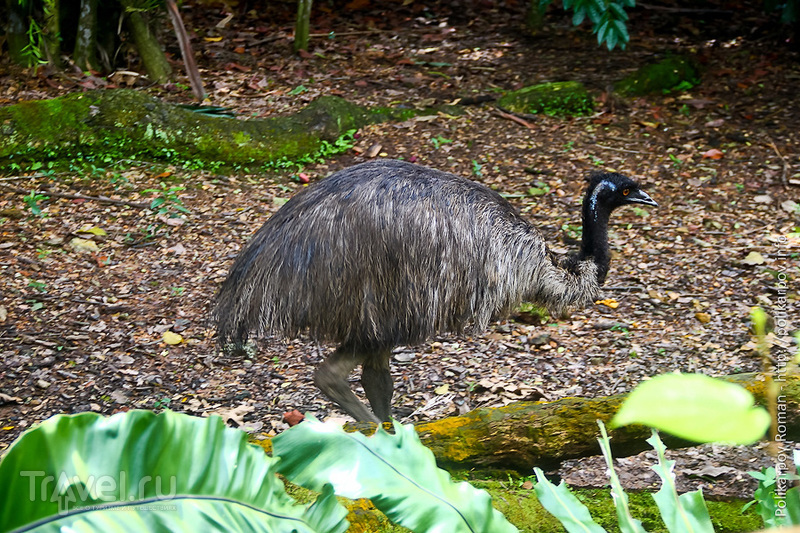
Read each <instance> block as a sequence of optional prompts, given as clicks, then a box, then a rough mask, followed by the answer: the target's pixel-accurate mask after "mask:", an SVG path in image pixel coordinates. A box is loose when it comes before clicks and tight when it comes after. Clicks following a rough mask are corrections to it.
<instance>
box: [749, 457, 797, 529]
mask: <svg viewBox="0 0 800 533" xmlns="http://www.w3.org/2000/svg"><path fill="white" fill-rule="evenodd" d="M793 453H794V456H793V462H794V464H795V465H800V451H798V450H794V452H793ZM795 468H797V471H798V473H800V466H796V467H795ZM748 473H749V474H750V475H751V476H752V477H754V478H755V479H757V480H758V488H757V489H756V491H755V493H754V494H753V501H751V502H750V503H748V504H747V505H745V507H744V509H747V508H748V507H750V506H751V505H753V504H755V509H756V512H757V513H758V515H759V516H760V517H761V519H762V520H763V522H764V527H784V526H799V525H800V489H798V487H791V488H789V486H790V485H791V484H792V482H793V481H796V480H797V479H800V478H799V477H798V476H793V475H790V474H788V473H782V474H778V473H777V471H776V470H775V468H774V467H772V466H771V467H769V468H765V469H763V470H762V471H761V472H748ZM744 509H743V510H744Z"/></svg>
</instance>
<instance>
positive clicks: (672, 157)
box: [667, 154, 683, 168]
mask: <svg viewBox="0 0 800 533" xmlns="http://www.w3.org/2000/svg"><path fill="white" fill-rule="evenodd" d="M667 155H669V159H670V161H672V166H673V167H675V168H681V166H683V161H681V160H680V159H678V157H677V156H676V155H675V154H667Z"/></svg>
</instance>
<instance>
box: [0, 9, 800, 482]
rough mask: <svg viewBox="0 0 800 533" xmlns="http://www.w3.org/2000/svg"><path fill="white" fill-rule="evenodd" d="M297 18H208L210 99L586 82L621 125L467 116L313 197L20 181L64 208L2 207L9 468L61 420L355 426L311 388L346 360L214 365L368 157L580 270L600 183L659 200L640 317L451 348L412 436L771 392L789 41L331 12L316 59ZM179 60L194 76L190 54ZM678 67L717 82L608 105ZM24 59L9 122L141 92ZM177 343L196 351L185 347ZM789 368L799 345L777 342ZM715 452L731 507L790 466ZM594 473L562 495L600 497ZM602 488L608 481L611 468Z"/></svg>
mask: <svg viewBox="0 0 800 533" xmlns="http://www.w3.org/2000/svg"><path fill="white" fill-rule="evenodd" d="M387 6H388V7H387ZM292 9H293V7H292V8H291V9H289V7H286V6H284V7H281V6H280V5H278V6H277V7H276V8H275V12H270V13H269V14H261V15H259V14H256V13H253V12H238V13H235V16H234V17H233V18H232V19H231V20H230V21H229V22H228V23H227V25H225V26H224V27H222V28H220V27H217V26H216V25H217V23H219V22H220V21H222V20H223V19H224V18H225V14H224V13H222V12H221V11H219V10H214V9H210V8H203V9H200V8H199V7H194V8H192V4H191V3H188V4H187V8H186V9H185V10H184V15H185V19H186V23H187V26H188V27H189V28H190V30H191V31H192V34H193V39H194V45H195V46H196V50H197V52H198V56H199V63H200V66H201V69H202V73H203V76H204V81H205V86H206V89H207V90H208V92H209V100H210V103H212V104H214V105H222V106H227V107H230V108H232V110H233V111H235V112H236V113H238V114H240V116H241V117H242V118H248V117H265V116H273V115H275V114H278V113H290V112H292V111H295V110H297V109H299V108H301V107H302V106H304V105H305V104H307V103H308V102H310V101H312V100H313V99H314V98H316V97H318V96H319V95H323V94H335V95H340V96H343V97H345V98H347V99H349V100H351V101H354V102H356V103H359V104H363V105H392V104H397V103H407V104H410V105H421V106H424V105H430V104H432V103H448V102H453V101H456V100H457V99H458V98H464V97H472V96H482V95H490V96H491V95H496V94H498V93H499V92H500V91H505V90H509V89H515V88H519V87H522V86H525V85H530V84H534V83H540V82H546V81H565V80H577V81H581V82H583V83H584V84H586V85H587V86H588V87H589V88H590V89H591V90H592V91H593V93H594V94H595V95H596V96H597V97H598V101H599V106H598V109H597V112H596V113H595V114H594V115H592V116H588V117H582V118H573V119H558V118H551V117H544V116H539V117H533V118H528V119H526V121H527V124H521V123H520V122H518V121H513V120H509V119H507V118H505V117H503V116H501V114H499V113H498V112H497V110H496V109H495V108H494V107H493V105H492V104H491V103H485V104H481V105H470V106H464V108H463V109H464V114H463V115H459V116H455V115H445V114H440V115H437V116H433V117H425V118H420V119H416V120H409V121H407V122H403V123H387V124H379V125H375V126H370V127H367V128H364V129H362V130H361V131H359V132H358V134H357V139H356V145H355V147H354V148H352V149H350V150H348V151H347V152H346V153H344V154H341V155H339V156H336V157H333V158H331V159H329V160H326V161H324V162H321V163H315V164H310V165H307V166H306V167H305V168H303V169H302V176H299V173H298V172H284V173H279V174H271V175H262V174H244V173H241V174H237V175H216V174H215V173H212V172H202V171H190V170H186V169H184V168H180V167H176V166H169V165H151V164H148V163H145V162H139V161H126V162H117V161H115V162H103V163H100V162H97V163H96V167H95V169H94V170H93V171H91V172H86V171H81V172H74V173H59V174H57V175H48V174H47V173H46V172H39V173H35V174H30V175H28V174H26V175H17V174H16V173H15V172H14V171H13V170H11V169H6V171H5V173H4V174H3V177H2V178H0V179H2V180H3V181H0V183H2V184H3V185H6V186H12V187H15V188H18V189H23V190H26V191H29V190H39V191H45V192H50V193H51V194H50V198H49V199H38V200H37V199H33V198H31V197H28V200H27V201H26V200H25V197H24V195H22V194H19V193H15V192H11V191H9V190H7V189H5V190H4V189H0V222H1V224H0V453H1V451H2V448H3V447H6V446H8V444H10V442H11V441H12V440H13V439H14V438H16V437H17V436H18V435H19V434H20V432H22V431H24V430H25V429H26V428H29V427H30V426H31V425H33V424H35V423H36V422H38V421H41V420H43V419H45V418H47V417H50V416H52V415H54V414H57V413H75V412H82V411H89V410H91V411H96V412H101V413H109V414H110V413H114V412H117V411H120V410H128V409H135V408H146V409H161V408H169V409H173V410H176V411H182V412H187V413H191V414H196V415H208V414H211V413H217V414H220V415H222V416H223V417H225V418H226V419H227V420H229V423H230V424H231V425H233V426H237V427H242V428H244V429H245V430H247V431H250V432H252V433H254V434H256V435H261V434H264V435H270V434H274V433H275V432H279V431H281V430H282V429H284V428H285V427H286V424H285V423H284V422H283V420H282V415H283V413H285V412H287V411H291V410H294V409H297V410H299V411H301V412H310V413H313V414H315V415H316V416H317V417H320V418H327V417H331V416H333V417H341V416H342V415H341V414H340V413H339V412H337V411H336V410H335V409H333V408H332V405H331V403H330V402H329V401H327V400H326V399H325V398H323V397H322V396H321V395H320V394H319V393H318V391H317V390H316V389H315V387H314V386H313V384H312V382H311V375H312V372H313V369H314V367H315V365H316V364H318V363H319V362H320V361H321V360H322V358H323V357H324V356H325V354H326V353H327V352H328V351H329V350H332V349H333V347H332V346H324V345H323V346H320V345H316V344H314V343H311V342H308V341H307V340H305V339H294V340H285V339H262V340H261V341H260V342H259V347H258V352H257V354H255V355H254V356H253V357H244V358H234V357H229V356H225V355H222V354H220V353H218V351H217V350H216V348H215V343H214V333H213V330H212V329H211V328H210V326H209V313H210V307H211V305H212V300H213V297H214V293H215V291H216V289H217V288H218V287H219V285H220V283H221V282H222V280H223V279H224V277H225V275H226V272H227V269H228V267H229V266H230V264H231V262H232V259H233V258H234V257H235V255H236V253H237V252H238V251H239V250H240V248H241V247H242V245H243V243H244V242H245V241H246V240H247V238H248V237H249V236H250V235H251V234H252V233H253V232H254V231H255V230H256V229H257V228H258V227H259V226H260V225H261V224H262V223H263V222H264V221H265V220H266V219H267V218H268V217H269V216H270V215H271V214H272V213H274V212H275V211H276V210H277V209H278V208H279V206H280V205H282V203H283V202H284V201H285V199H287V198H288V197H291V195H292V194H293V193H294V192H295V191H297V190H298V189H299V188H301V187H303V186H304V185H303V184H302V183H300V181H301V180H305V179H306V178H308V179H309V180H310V181H312V182H313V181H316V180H318V179H321V178H323V177H325V176H327V175H329V174H330V173H331V172H333V171H335V170H337V169H340V168H343V167H346V166H349V165H352V164H355V163H358V162H360V161H364V160H365V159H367V158H368V157H390V158H401V157H402V158H405V159H410V160H412V161H416V162H418V163H421V164H425V165H429V166H432V167H436V168H439V169H442V170H447V171H451V172H454V173H456V174H460V175H463V176H467V177H470V178H472V179H475V180H477V181H481V182H483V183H486V184H489V185H490V186H492V187H494V188H496V189H497V190H498V191H500V192H502V193H503V194H505V195H508V197H509V199H510V200H511V201H512V202H513V203H514V204H515V205H517V206H518V207H519V208H520V210H521V211H522V212H523V213H524V214H525V215H526V216H527V217H528V218H529V219H530V220H531V221H532V222H534V223H536V224H537V225H538V226H539V227H540V228H541V229H542V231H543V233H544V234H545V235H546V237H547V239H548V241H549V243H550V244H551V247H552V248H553V249H554V250H556V251H558V252H566V251H568V250H573V249H575V248H576V246H577V239H576V238H577V235H578V234H577V233H576V232H575V229H576V227H579V226H580V208H579V206H580V201H581V192H582V190H583V187H584V181H583V178H584V177H585V176H586V175H587V174H588V173H589V172H591V171H593V170H597V169H609V170H614V171H618V172H622V173H625V174H628V175H630V176H633V177H636V178H637V179H639V180H641V182H643V183H644V184H645V188H646V190H647V191H648V193H649V194H650V195H651V196H652V197H653V198H654V199H655V200H656V201H658V202H659V204H660V205H659V207H658V208H657V209H648V210H634V209H622V210H620V211H618V212H616V213H615V214H614V216H613V218H612V228H611V232H610V240H611V247H612V250H613V258H612V264H611V271H610V272H609V275H608V279H607V282H606V286H605V287H604V289H603V292H604V297H606V298H608V299H613V300H614V301H615V302H616V303H618V306H617V307H615V308H614V307H611V306H609V305H605V304H598V305H595V306H593V307H591V308H588V309H584V310H579V311H576V312H575V313H574V314H573V315H572V316H571V317H570V318H569V319H567V320H564V321H558V322H556V321H554V320H546V321H545V322H544V323H539V322H538V321H537V320H534V321H532V322H534V323H531V321H530V320H528V321H526V320H523V319H519V320H509V321H503V322H499V323H497V324H495V325H493V326H492V327H491V328H490V330H489V331H487V332H485V334H483V335H481V336H477V337H469V338H468V337H459V336H452V335H447V334H444V335H442V336H440V337H437V338H434V339H431V340H430V341H429V342H427V343H425V344H423V345H421V346H414V347H400V348H398V349H397V350H396V352H395V354H394V360H393V363H392V373H393V377H394V381H395V384H396V389H395V399H394V408H395V411H394V414H395V416H396V417H397V418H398V419H399V420H400V421H402V422H414V421H419V420H431V419H436V418H440V417H444V416H449V415H455V414H459V413H463V412H466V411H468V410H470V409H474V408H476V407H485V406H496V405H503V404H506V403H508V402H512V401H517V400H525V399H540V398H544V399H547V400H555V399H559V398H563V397H566V396H591V397H595V396H602V395H609V394H616V393H620V392H625V391H630V390H631V389H632V388H633V387H634V386H635V385H636V384H637V383H638V382H640V381H641V380H642V379H644V378H645V377H647V376H652V375H656V374H660V373H664V372H672V371H683V372H702V373H706V374H710V375H726V374H731V373H737V372H750V371H757V370H760V369H761V368H762V361H761V360H760V358H759V357H758V355H757V354H756V352H755V351H754V350H753V344H752V342H751V335H750V332H749V319H748V316H749V312H750V309H751V307H752V306H755V305H761V306H763V307H764V308H765V309H766V310H767V311H768V312H773V313H775V312H776V311H780V309H778V308H777V307H776V306H778V296H780V294H781V292H780V291H781V288H780V286H779V279H781V276H786V278H788V280H790V281H789V285H790V289H789V292H788V296H789V300H788V302H789V304H788V309H787V311H788V312H789V314H788V316H789V322H790V330H797V329H798V328H800V313H798V297H797V285H796V280H797V279H798V278H799V277H800V266H799V265H800V262H798V260H797V254H798V253H800V237H798V231H800V230H798V227H800V208H798V206H797V203H800V133H798V127H797V125H798V124H800V107H799V106H798V91H797V84H798V80H800V63H798V59H799V56H798V53H796V52H794V51H793V50H792V48H791V45H790V43H787V42H785V40H784V39H783V38H782V37H781V33H780V32H778V31H775V29H774V28H775V27H776V25H775V21H774V20H772V19H770V18H768V17H766V16H765V15H763V14H761V13H749V12H747V13H746V14H742V13H745V12H741V13H739V12H737V13H731V12H728V11H724V10H722V11H714V12H706V13H703V14H698V13H696V12H693V11H680V10H679V11H670V10H665V9H658V8H657V7H654V6H651V7H650V8H648V9H643V8H640V9H638V10H636V11H634V12H633V13H632V18H631V22H630V29H631V34H632V37H631V43H630V46H629V49H628V50H626V51H619V50H616V51H613V52H609V51H607V50H605V49H604V48H599V47H598V46H597V43H596V40H595V37H594V36H593V35H592V34H591V32H590V31H589V30H588V29H587V28H585V27H582V28H577V29H576V28H573V27H571V25H570V22H569V17H568V16H565V15H564V14H561V13H553V16H552V17H550V18H549V19H548V21H549V24H548V26H547V27H546V28H545V29H544V30H543V31H542V32H541V33H540V34H539V35H537V36H536V37H530V36H526V35H525V33H524V31H523V30H522V29H521V22H522V20H523V19H522V7H521V6H517V5H515V4H508V5H507V4H492V3H485V4H481V3H474V4H473V3H469V4H459V3H456V2H452V3H442V4H435V5H430V6H428V7H425V6H422V5H418V4H416V3H411V4H409V5H405V6H400V4H383V5H382V6H381V5H378V6H367V7H365V8H364V9H361V10H353V9H347V10H339V11H333V12H331V13H324V12H320V13H319V14H318V15H317V16H315V19H314V21H313V23H312V32H314V33H315V34H320V36H319V37H315V38H314V39H313V41H312V49H311V50H310V51H309V53H305V54H302V55H301V56H297V55H294V54H292V52H291V39H290V36H291V23H292V22H291V16H292V15H291V10H292ZM330 32H334V33H333V34H331V33H330ZM164 40H165V42H167V50H168V52H170V53H172V54H173V56H174V57H176V58H179V57H180V56H179V53H178V50H177V46H176V45H175V44H174V43H173V42H172V41H171V40H170V37H169V35H168V34H165V38H164ZM669 53H685V54H688V55H690V56H692V57H693V58H694V59H695V60H696V61H697V62H698V63H699V64H700V65H701V67H702V79H701V83H700V84H699V85H697V86H696V87H694V88H692V89H690V90H688V91H685V92H680V93H672V94H665V95H664V94H656V95H649V96H646V97H639V98H630V99H624V98H620V97H617V96H614V95H613V94H611V93H609V92H608V89H609V88H610V87H611V86H612V85H613V83H614V82H615V81H617V80H619V79H621V78H622V77H623V76H624V75H626V74H627V73H629V72H632V71H633V70H635V69H636V68H638V67H640V66H642V65H643V64H646V63H648V62H651V61H653V60H656V59H658V58H661V57H664V55H665V54H669ZM3 61H4V63H1V64H0V72H5V74H3V75H2V76H0V104H4V105H5V104H13V103H16V102H19V101H23V100H28V99H37V98H49V97H53V96H58V95H60V94H65V93H68V92H73V91H81V90H84V89H86V88H97V87H100V88H102V87H109V88H111V87H115V86H121V83H122V82H121V81H120V80H121V79H122V78H112V79H113V80H114V81H109V80H108V79H105V78H101V77H84V76H80V77H79V76H77V75H74V74H67V75H59V74H56V73H40V75H38V76H34V75H32V74H31V73H30V72H20V71H19V70H16V69H14V68H12V67H10V66H9V65H8V64H7V63H5V61H7V58H3ZM175 66H176V69H179V68H180V65H179V63H178V62H176V63H175ZM138 68H139V67H138V65H136V64H135V63H133V64H131V65H130V67H129V69H130V70H137V69H138ZM126 79H127V80H128V81H129V82H131V83H133V86H135V87H139V88H141V90H146V91H148V92H150V93H152V94H155V95H158V96H160V97H163V98H165V99H168V100H170V101H175V102H190V101H191V94H190V93H189V92H188V90H186V88H185V80H183V79H181V80H180V81H181V83H177V84H170V85H167V86H164V87H148V86H146V85H144V82H143V81H142V80H139V81H136V80H134V79H133V78H132V77H127V78H126ZM298 176H299V177H298ZM53 193H67V194H84V195H90V196H106V197H109V198H112V199H117V200H119V201H120V202H121V203H118V204H108V203H100V202H94V201H85V200H80V199H69V198H59V197H56V196H55V195H54V194H53ZM155 198H162V199H164V200H166V202H165V203H164V204H163V205H162V207H163V208H164V209H165V212H163V213H161V214H158V213H156V212H154V211H152V210H149V209H141V208H138V207H133V206H131V205H126V204H125V202H130V203H136V202H149V201H151V200H153V199H155ZM31 204H35V207H36V208H39V209H41V213H40V214H39V215H37V214H35V213H34V211H35V209H33V210H32V209H31ZM76 238H77V239H81V240H80V241H75V240H74V239H76ZM165 332H172V333H177V334H179V335H180V336H181V337H180V339H181V342H179V343H178V344H174V345H172V344H167V343H165V341H164V339H165V337H164V333H165ZM775 349H776V350H790V349H792V348H791V347H790V346H789V344H788V343H786V342H785V339H776V345H775ZM354 377H355V376H354ZM353 386H354V387H357V383H356V382H354V383H353ZM698 450H699V451H698ZM691 453H693V454H694V456H695V458H697V457H699V458H700V459H698V461H699V464H701V465H705V466H703V467H700V466H698V467H697V468H695V469H694V471H695V474H693V476H694V478H695V479H697V480H699V483H702V484H703V485H704V487H705V488H704V490H705V491H706V492H711V493H712V494H713V491H714V487H715V486H717V485H718V486H720V487H722V486H723V485H724V486H726V487H734V490H733V492H734V493H735V492H736V491H737V490H739V491H741V487H748V486H749V487H751V485H748V484H747V481H746V480H745V479H743V477H742V473H741V468H740V467H741V465H742V464H745V463H746V464H747V465H748V466H747V467H746V469H757V468H759V467H760V466H761V465H764V464H769V462H770V459H769V457H767V456H766V455H765V454H764V453H763V452H762V451H761V449H760V448H747V449H745V450H744V451H741V450H740V451H736V450H733V451H731V450H727V451H726V452H725V453H733V459H731V463H733V464H737V465H738V466H737V467H736V468H734V467H730V468H727V467H720V468H717V469H716V470H714V469H712V470H713V471H712V470H708V468H707V467H708V465H709V463H710V462H714V461H717V460H720V461H723V460H724V459H722V457H723V450H722V449H721V448H720V447H707V448H703V449H697V450H694V451H692V452H691ZM743 454H744V455H743ZM726 464H727V463H726ZM717 466H719V465H717ZM723 466H724V465H723ZM751 467H752V468H751ZM679 468H680V464H679ZM687 469H690V468H689V467H687ZM577 470H578V471H580V470H585V467H583V468H582V467H580V465H579V466H578V467H577ZM571 472H572V473H570V472H569V471H566V470H565V471H564V472H562V474H563V475H565V476H566V477H567V479H568V481H570V482H571V483H572V482H574V483H576V484H578V483H580V482H581V481H580V479H579V477H580V476H577V475H576V474H575V470H573V471H571ZM596 473H597V474H598V475H600V476H603V475H604V474H603V468H597V469H596ZM570 476H572V477H570ZM636 477H637V476H635V475H634V476H632V479H633V478H636ZM592 483H597V479H596V477H593V479H592V480H590V481H587V482H586V484H592ZM695 485H696V483H695ZM736 487H739V489H736ZM721 494H727V493H726V492H724V491H722V492H721Z"/></svg>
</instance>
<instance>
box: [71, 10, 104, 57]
mask: <svg viewBox="0 0 800 533" xmlns="http://www.w3.org/2000/svg"><path fill="white" fill-rule="evenodd" d="M97 2H98V0H81V12H80V15H79V17H78V33H77V35H76V36H75V50H74V51H73V53H72V60H73V61H74V62H75V64H76V65H77V66H78V68H80V69H81V70H83V71H84V72H87V71H90V70H99V63H98V62H97Z"/></svg>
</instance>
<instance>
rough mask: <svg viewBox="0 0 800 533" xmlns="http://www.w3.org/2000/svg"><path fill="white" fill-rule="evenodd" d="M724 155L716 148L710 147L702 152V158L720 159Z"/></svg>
mask: <svg viewBox="0 0 800 533" xmlns="http://www.w3.org/2000/svg"><path fill="white" fill-rule="evenodd" d="M723 155H725V154H723V153H722V152H721V151H719V150H717V149H716V148H712V149H711V150H709V151H707V152H703V159H722V156H723Z"/></svg>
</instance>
